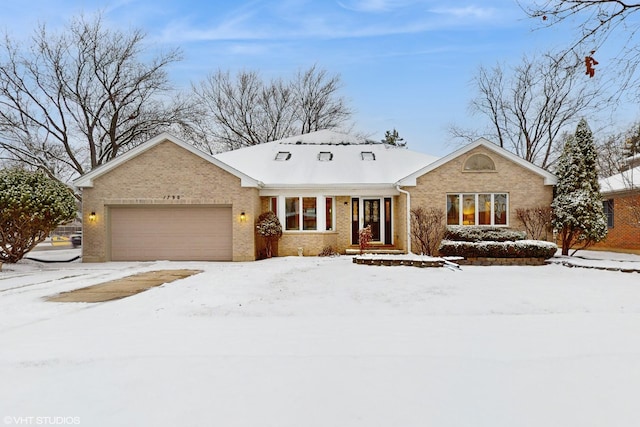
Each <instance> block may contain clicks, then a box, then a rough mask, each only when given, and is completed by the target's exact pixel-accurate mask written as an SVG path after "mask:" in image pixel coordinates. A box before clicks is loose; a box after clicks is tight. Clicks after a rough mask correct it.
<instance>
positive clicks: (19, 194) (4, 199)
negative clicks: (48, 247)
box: [0, 169, 77, 263]
mask: <svg viewBox="0 0 640 427" xmlns="http://www.w3.org/2000/svg"><path fill="white" fill-rule="evenodd" d="M0 207H1V209H0V262H2V261H4V262H7V263H15V262H18V261H20V260H21V259H22V258H23V257H24V255H25V254H27V253H28V252H29V251H30V250H31V249H33V248H34V247H35V246H36V245H37V244H38V243H40V242H42V241H43V240H44V239H45V238H46V237H47V236H48V235H49V233H51V232H52V231H53V230H54V229H55V228H56V227H57V226H58V225H61V224H64V223H66V222H68V221H71V220H72V219H73V218H75V216H76V209H77V207H76V198H75V196H74V195H73V192H72V191H71V190H70V189H69V188H68V187H67V186H65V185H64V184H62V183H60V182H58V181H55V180H53V179H51V178H49V177H48V176H46V175H45V174H44V173H43V172H29V171H26V170H22V169H5V170H1V171H0Z"/></svg>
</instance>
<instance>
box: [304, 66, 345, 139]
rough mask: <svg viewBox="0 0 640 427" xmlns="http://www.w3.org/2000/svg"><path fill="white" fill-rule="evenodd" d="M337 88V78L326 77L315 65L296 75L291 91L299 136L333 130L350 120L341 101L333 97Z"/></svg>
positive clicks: (334, 76)
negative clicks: (300, 134)
mask: <svg viewBox="0 0 640 427" xmlns="http://www.w3.org/2000/svg"><path fill="white" fill-rule="evenodd" d="M340 88H341V82H340V76H338V75H333V76H330V75H329V74H328V73H327V71H326V70H318V69H317V67H316V66H315V65H314V66H312V67H311V68H309V69H308V70H307V71H305V72H298V74H297V76H296V79H295V81H294V82H293V84H292V89H293V93H294V96H295V111H296V118H297V119H298V121H299V122H300V123H299V124H300V126H301V128H300V133H309V132H315V131H318V130H321V129H331V128H335V127H338V126H339V125H340V124H342V123H343V122H345V121H346V120H347V119H349V117H351V110H350V109H349V108H348V107H347V106H346V102H345V100H344V98H342V97H338V96H337V93H338V91H339V90H340Z"/></svg>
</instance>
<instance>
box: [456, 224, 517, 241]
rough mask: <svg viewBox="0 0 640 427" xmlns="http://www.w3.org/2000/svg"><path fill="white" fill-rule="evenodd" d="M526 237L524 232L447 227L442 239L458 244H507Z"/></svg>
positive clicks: (490, 228)
mask: <svg viewBox="0 0 640 427" xmlns="http://www.w3.org/2000/svg"><path fill="white" fill-rule="evenodd" d="M526 237H527V235H526V233H525V232H523V231H517V230H510V229H508V228H499V227H469V226H449V227H447V231H446V233H445V236H444V239H445V240H455V241H459V242H485V241H490V242H507V241H516V240H524V239H525V238H526Z"/></svg>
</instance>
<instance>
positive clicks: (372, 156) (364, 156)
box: [360, 151, 376, 161]
mask: <svg viewBox="0 0 640 427" xmlns="http://www.w3.org/2000/svg"><path fill="white" fill-rule="evenodd" d="M360 156H361V157H362V160H368V161H373V160H375V159H376V155H375V154H373V151H361V152H360Z"/></svg>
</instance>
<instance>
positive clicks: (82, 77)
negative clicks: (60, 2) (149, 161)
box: [0, 15, 190, 180]
mask: <svg viewBox="0 0 640 427" xmlns="http://www.w3.org/2000/svg"><path fill="white" fill-rule="evenodd" d="M144 38H145V36H144V34H143V33H142V32H140V31H138V30H133V31H131V32H128V33H125V32H120V31H114V30H109V29H107V28H105V26H104V25H103V23H102V20H101V17H100V16H99V15H98V16H97V17H95V18H94V19H93V20H85V19H84V17H80V18H76V19H73V20H72V21H71V22H70V24H69V26H68V28H67V29H66V30H64V31H63V32H61V33H54V32H50V31H49V30H48V29H47V28H46V26H44V25H42V26H41V27H40V28H39V29H38V30H37V31H36V32H35V34H34V36H33V39H32V43H31V45H30V46H28V47H26V46H19V45H16V44H15V43H14V42H13V41H12V40H11V38H10V37H9V36H8V35H6V36H5V43H4V46H3V48H2V51H1V52H0V157H1V158H5V159H11V160H16V161H19V162H22V163H24V164H26V165H29V166H31V167H35V168H39V169H43V170H45V171H46V172H47V174H49V175H50V176H53V177H56V178H58V179H62V180H66V179H67V178H68V177H70V176H72V175H77V174H83V173H85V172H87V171H88V170H91V169H93V168H94V167H96V166H99V165H101V164H103V163H105V162H107V161H109V160H111V159H113V158H114V157H116V156H117V155H118V154H120V153H122V152H124V151H126V150H128V149H130V148H132V147H134V146H135V145H137V144H139V143H140V142H142V141H144V140H145V139H147V138H148V137H150V136H151V135H153V134H156V133H158V132H160V131H162V130H164V129H167V128H168V127H169V126H171V125H173V124H176V123H181V122H184V121H185V119H186V117H187V115H188V114H189V113H190V109H189V104H188V103H186V102H184V101H182V100H180V99H181V98H180V97H173V98H172V99H169V98H168V97H167V99H163V96H165V95H169V94H171V92H172V88H171V86H170V85H169V81H168V77H167V73H166V71H165V70H166V68H167V67H168V66H169V65H170V64H172V63H174V62H176V61H178V60H180V57H181V54H180V52H179V51H178V50H173V51H169V52H167V53H162V54H159V55H156V56H154V57H152V58H151V59H149V60H147V61H146V62H142V61H141V59H140V58H142V57H143V56H146V55H147V52H146V50H147V49H146V48H145V46H144V44H143V43H144ZM175 100H178V101H175Z"/></svg>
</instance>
